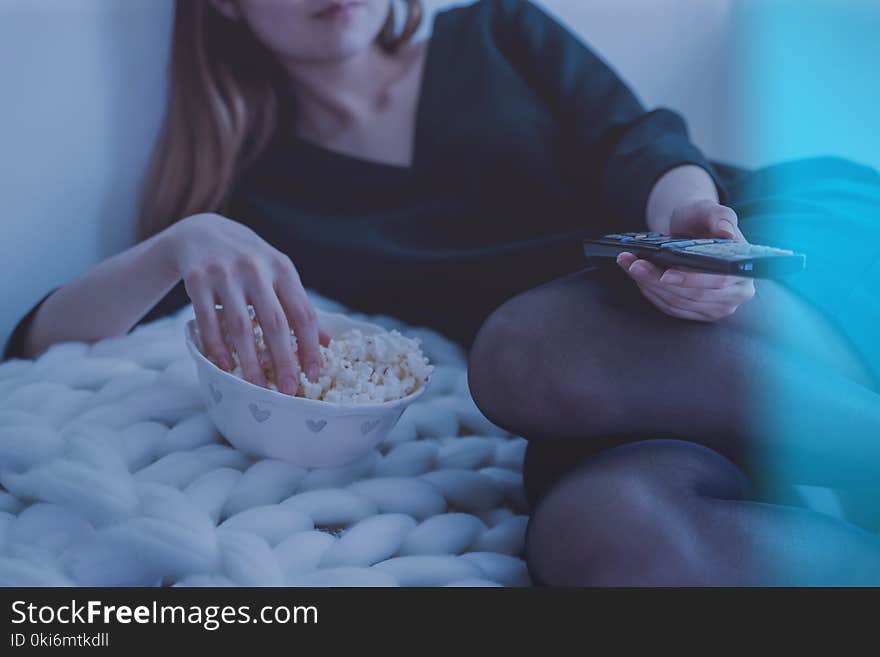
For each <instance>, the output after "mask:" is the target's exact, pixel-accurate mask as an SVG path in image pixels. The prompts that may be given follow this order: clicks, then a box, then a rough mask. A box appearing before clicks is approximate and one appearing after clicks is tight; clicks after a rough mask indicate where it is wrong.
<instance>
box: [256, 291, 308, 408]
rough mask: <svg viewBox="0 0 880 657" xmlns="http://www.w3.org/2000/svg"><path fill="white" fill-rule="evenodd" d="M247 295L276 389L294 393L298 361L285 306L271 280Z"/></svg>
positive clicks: (297, 384) (297, 378) (297, 374)
mask: <svg viewBox="0 0 880 657" xmlns="http://www.w3.org/2000/svg"><path fill="white" fill-rule="evenodd" d="M250 296H251V302H252V303H253V306H254V311H255V313H256V316H257V320H258V321H259V322H260V326H261V327H262V329H263V340H264V341H265V343H266V347H267V349H268V350H269V353H270V355H271V357H272V370H273V371H274V373H275V385H277V386H278V390H279V391H281V392H283V393H285V394H288V395H295V394H296V393H297V391H298V390H299V363H298V362H297V359H296V354H294V350H293V342H292V341H291V335H290V326H289V324H288V323H287V316H286V315H285V313H284V309H283V308H282V307H281V304H280V303H279V301H278V297H277V296H276V295H275V291H274V289H272V285H271V283H266V284H264V285H261V286H259V287H258V289H257V290H255V291H253V292H251V295H250Z"/></svg>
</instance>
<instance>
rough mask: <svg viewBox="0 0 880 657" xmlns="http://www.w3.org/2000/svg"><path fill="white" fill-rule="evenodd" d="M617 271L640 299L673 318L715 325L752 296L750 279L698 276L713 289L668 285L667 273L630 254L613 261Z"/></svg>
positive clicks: (752, 283) (753, 291)
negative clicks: (626, 277) (634, 286)
mask: <svg viewBox="0 0 880 657" xmlns="http://www.w3.org/2000/svg"><path fill="white" fill-rule="evenodd" d="M617 261H618V263H619V265H620V267H621V268H622V269H623V270H624V271H626V273H627V274H628V275H629V276H630V277H631V278H632V279H633V280H634V281H635V282H636V284H637V285H638V286H639V289H640V290H641V291H642V293H643V294H644V296H645V297H646V298H648V299H649V300H650V301H651V302H652V303H654V305H655V306H657V307H658V308H660V309H661V310H663V311H664V312H666V313H667V314H670V315H672V316H674V317H680V318H683V319H696V320H700V321H715V320H717V319H721V318H723V317H727V316H729V315H732V314H733V313H734V312H736V310H737V309H738V308H739V306H741V305H742V304H743V303H745V302H747V301H748V300H750V299H751V298H752V297H754V295H755V286H754V282H753V281H752V280H751V279H747V278H741V277H733V276H719V275H716V274H701V276H704V277H706V281H704V282H705V283H706V284H711V285H713V287H683V286H678V285H672V284H670V283H669V282H668V278H669V272H670V271H673V270H664V269H662V268H661V267H658V266H657V265H655V264H653V263H651V262H648V261H646V260H640V259H638V258H636V257H635V256H634V255H633V254H631V253H622V254H620V256H619V257H618V259H617ZM713 278H714V279H729V283H728V284H727V285H725V286H723V287H714V285H717V284H718V282H717V281H711V279H713Z"/></svg>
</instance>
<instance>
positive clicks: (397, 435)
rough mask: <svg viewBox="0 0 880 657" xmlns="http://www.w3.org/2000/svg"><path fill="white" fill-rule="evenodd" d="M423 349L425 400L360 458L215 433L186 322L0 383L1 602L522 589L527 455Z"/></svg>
mask: <svg viewBox="0 0 880 657" xmlns="http://www.w3.org/2000/svg"><path fill="white" fill-rule="evenodd" d="M310 295H311V298H312V299H313V300H314V303H315V305H316V306H317V307H319V308H322V309H324V310H327V311H331V312H347V313H348V314H349V315H351V316H353V317H355V318H357V319H364V320H367V321H371V322H374V323H376V324H379V325H381V326H383V327H385V328H388V329H391V328H397V329H399V330H400V331H401V332H402V333H403V334H404V335H408V336H413V337H419V338H421V339H422V348H423V350H424V352H425V355H426V356H428V358H429V359H430V360H431V362H432V363H433V364H434V365H435V366H436V367H435V370H434V373H433V376H432V378H433V380H432V383H431V385H430V387H429V388H428V390H427V391H426V392H425V394H424V395H423V396H422V397H421V398H420V399H419V400H417V401H416V402H415V403H413V404H412V406H410V407H409V408H407V410H406V411H405V412H404V414H403V416H402V417H401V419H400V421H399V423H398V425H397V426H396V427H395V428H394V430H393V431H392V432H391V434H390V435H389V436H388V437H387V438H386V440H385V441H384V442H382V443H381V444H380V445H379V446H378V447H377V448H376V449H374V450H373V451H372V452H371V453H370V454H369V455H368V456H367V457H365V458H363V459H361V460H360V461H358V462H356V463H353V464H351V465H347V466H344V467H341V468H332V469H318V468H314V469H304V468H300V467H296V466H293V465H290V464H287V463H283V462H280V461H274V460H257V461H255V460H253V459H251V458H249V457H247V456H245V455H243V454H242V453H240V452H238V451H236V450H235V449H233V448H232V447H231V446H230V445H229V444H228V443H227V442H226V441H225V440H224V439H223V437H222V436H221V435H219V433H218V432H217V430H216V428H215V427H214V426H213V424H212V423H211V421H210V419H209V418H208V416H207V414H206V413H205V410H204V406H203V403H202V400H201V398H200V397H199V393H198V387H197V382H196V372H195V365H194V363H193V362H192V360H191V358H190V355H189V354H188V352H187V350H186V347H185V343H184V337H183V336H184V334H183V327H184V323H185V322H186V320H188V319H190V318H192V316H193V312H192V306H187V307H186V308H183V309H182V310H181V311H179V312H178V313H177V314H175V315H173V316H170V317H166V318H163V319H160V320H157V321H155V322H152V323H150V324H146V325H142V326H139V327H137V328H136V329H135V330H134V331H132V332H131V333H130V334H128V335H126V336H121V337H116V338H110V339H107V340H103V341H101V342H98V343H96V344H94V345H88V344H85V343H79V342H68V343H63V344H57V345H54V346H53V347H52V348H50V349H49V350H48V351H47V352H46V353H44V354H43V355H42V356H41V357H40V358H39V359H37V360H36V361H27V360H13V361H9V362H7V363H4V364H3V365H0V485H2V490H0V585H4V586H153V585H176V586H212V585H217V586H397V585H400V586H442V585H457V586H478V585H503V586H528V585H530V581H529V577H528V572H527V570H526V567H525V563H524V562H523V560H522V558H521V553H522V547H523V537H524V534H525V527H526V523H527V520H528V518H527V516H526V513H527V506H526V502H525V498H524V495H523V490H522V475H521V466H522V459H523V454H524V451H525V444H526V443H525V440H523V439H522V438H519V437H516V436H511V435H510V434H508V433H507V432H505V431H504V430H502V429H500V428H498V427H497V426H495V425H493V424H492V423H491V422H489V421H488V420H487V419H486V418H485V417H484V416H483V415H482V414H481V413H480V411H479V410H478V409H477V407H476V405H475V404H474V402H473V400H472V399H471V397H470V393H469V390H468V385H467V374H466V362H467V360H466V354H465V353H464V352H463V351H462V350H461V348H460V347H458V346H457V345H455V344H454V343H452V342H450V341H449V340H447V339H445V338H444V337H442V336H441V335H439V334H437V333H436V332H433V331H430V330H428V329H425V328H418V327H411V326H407V325H405V324H403V323H402V322H400V321H398V320H396V319H394V318H392V317H388V316H384V315H363V314H358V313H351V312H348V311H347V309H346V308H344V307H343V306H341V305H339V304H338V303H335V302H333V301H331V300H329V299H326V298H324V297H322V296H320V295H318V294H316V293H315V292H310Z"/></svg>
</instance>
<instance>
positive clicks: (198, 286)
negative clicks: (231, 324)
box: [183, 271, 233, 372]
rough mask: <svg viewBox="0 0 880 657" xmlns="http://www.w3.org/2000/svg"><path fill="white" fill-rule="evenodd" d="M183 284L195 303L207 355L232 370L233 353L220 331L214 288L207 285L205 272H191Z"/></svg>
mask: <svg viewBox="0 0 880 657" xmlns="http://www.w3.org/2000/svg"><path fill="white" fill-rule="evenodd" d="M183 286H184V288H185V289H186V293H187V295H188V296H189V298H190V301H192V304H193V310H194V311H195V315H196V324H197V325H198V327H199V336H200V337H201V339H202V348H203V349H204V354H205V356H207V357H208V358H209V359H210V360H211V361H212V362H213V363H214V364H215V365H216V366H217V367H219V368H221V369H224V370H226V371H227V372H228V371H230V370H231V369H232V366H233V363H232V355H231V354H230V353H229V349H228V348H227V346H226V341H225V340H223V337H222V335H221V332H220V321H219V318H218V317H217V311H216V310H215V308H214V305H215V299H214V292H213V290H212V289H211V288H210V287H209V286H208V285H207V281H206V280H205V277H204V274H202V273H201V272H198V271H194V272H191V273H190V274H189V275H188V276H187V277H186V278H184V281H183Z"/></svg>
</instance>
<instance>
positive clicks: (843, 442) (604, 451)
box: [468, 268, 880, 586]
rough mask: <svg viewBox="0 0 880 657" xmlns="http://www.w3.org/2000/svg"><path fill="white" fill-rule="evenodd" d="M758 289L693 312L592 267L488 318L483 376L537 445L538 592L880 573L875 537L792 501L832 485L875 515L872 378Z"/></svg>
mask: <svg viewBox="0 0 880 657" xmlns="http://www.w3.org/2000/svg"><path fill="white" fill-rule="evenodd" d="M757 289H758V294H757V295H756V298H755V299H754V300H752V301H751V302H750V303H748V304H746V305H744V306H743V307H741V308H740V309H739V310H738V311H737V313H736V314H734V315H733V316H731V317H730V318H727V319H725V320H722V321H720V322H715V323H711V324H707V323H699V322H689V321H683V320H678V319H674V318H671V317H668V316H666V315H664V314H662V313H660V312H659V311H657V310H655V309H654V308H653V307H652V306H650V305H649V304H648V302H647V301H645V300H644V299H643V298H642V297H641V295H640V294H639V292H638V290H637V289H636V288H635V286H634V285H632V284H631V282H630V281H629V280H627V279H625V277H624V276H623V274H622V272H619V271H617V270H615V269H613V268H612V269H607V270H590V269H585V270H583V271H579V272H576V273H574V274H571V275H569V276H565V277H563V278H560V279H557V280H554V281H551V282H549V283H546V284H544V285H541V286H539V287H536V288H534V289H531V290H529V291H527V292H524V293H522V294H520V295H518V296H516V297H514V298H512V299H510V300H509V301H507V302H506V303H505V304H503V305H502V306H501V307H500V308H498V309H497V310H496V311H495V312H494V313H493V314H492V315H491V316H490V317H489V318H488V319H487V321H486V322H485V323H484V324H483V326H482V327H481V329H480V332H479V334H478V335H477V338H476V340H475V342H474V344H473V347H472V349H471V354H470V365H469V369H468V377H469V383H470V387H471V391H472V393H473V396H474V399H475V401H476V402H477V404H478V405H479V407H480V408H481V410H482V411H483V412H484V414H485V415H486V416H487V417H488V418H489V419H491V420H492V421H493V422H495V423H496V424H498V425H500V426H502V427H504V428H506V429H508V430H510V431H511V432H513V433H515V434H517V435H521V436H523V437H525V438H526V439H528V441H529V447H528V450H527V454H526V462H525V464H524V478H525V482H524V483H525V487H526V493H527V496H528V497H529V500H530V502H531V504H532V512H531V519H530V522H529V526H528V530H527V534H526V548H525V556H526V560H527V563H528V566H529V570H530V572H531V574H532V577H533V580H534V581H535V583H536V584H538V585H553V586H559V585H680V586H688V585H775V584H790V585H824V584H833V585H847V584H873V585H877V584H880V536H877V535H875V534H874V533H871V532H869V531H866V530H865V529H863V528H862V527H860V526H858V525H856V524H854V523H851V522H847V521H843V520H839V519H837V518H834V517H832V516H830V515H824V514H821V513H818V512H816V511H813V510H810V509H806V508H801V507H799V506H796V504H795V502H794V501H793V500H794V499H795V498H786V494H787V492H788V491H791V490H793V489H791V488H790V484H813V485H818V486H830V487H834V488H836V489H838V490H841V491H844V492H848V494H850V495H851V499H852V500H862V501H863V500H867V501H868V502H867V503H866V504H865V508H868V509H873V503H872V502H873V499H876V495H877V492H878V490H880V469H878V467H877V466H878V464H880V395H878V393H877V387H876V381H875V380H874V379H873V378H872V377H871V375H870V373H869V371H868V370H867V369H866V368H865V367H864V366H863V365H862V363H861V362H860V360H859V358H857V357H856V356H855V354H854V353H853V352H852V351H851V349H850V348H849V346H848V345H847V343H846V342H845V341H843V340H842V339H841V338H840V337H839V335H838V334H837V332H836V331H835V329H834V328H833V327H832V326H831V325H830V324H829V323H827V322H826V321H825V320H824V319H823V318H822V317H821V316H820V315H818V314H817V313H815V311H813V310H812V309H811V308H810V307H809V306H808V305H806V304H805V303H803V302H801V301H800V300H799V299H798V298H797V297H795V296H794V295H793V294H791V293H789V292H788V291H786V290H785V289H784V288H782V287H781V286H779V285H778V284H775V283H771V282H768V281H759V282H758V284H757ZM853 508H856V507H853Z"/></svg>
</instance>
